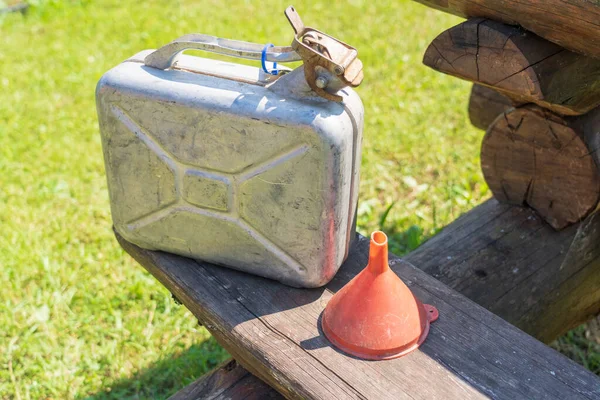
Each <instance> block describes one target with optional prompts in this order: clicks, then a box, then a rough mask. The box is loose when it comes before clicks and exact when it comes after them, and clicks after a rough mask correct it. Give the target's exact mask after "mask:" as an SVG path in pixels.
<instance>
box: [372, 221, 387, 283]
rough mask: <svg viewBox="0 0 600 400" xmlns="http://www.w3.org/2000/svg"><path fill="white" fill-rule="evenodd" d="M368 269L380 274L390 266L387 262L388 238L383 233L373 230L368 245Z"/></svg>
mask: <svg viewBox="0 0 600 400" xmlns="http://www.w3.org/2000/svg"><path fill="white" fill-rule="evenodd" d="M368 268H369V271H371V272H372V273H374V274H382V273H384V272H386V271H387V270H388V269H389V268H390V267H389V264H388V240H387V236H386V234H385V233H383V232H381V231H376V232H373V234H372V235H371V244H370V246H369V265H368Z"/></svg>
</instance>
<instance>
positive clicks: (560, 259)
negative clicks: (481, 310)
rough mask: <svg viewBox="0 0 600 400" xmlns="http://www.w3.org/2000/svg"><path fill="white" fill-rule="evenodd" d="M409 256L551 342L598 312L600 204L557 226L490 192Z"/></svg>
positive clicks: (599, 293) (456, 286)
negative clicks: (599, 208) (589, 212)
mask: <svg viewBox="0 0 600 400" xmlns="http://www.w3.org/2000/svg"><path fill="white" fill-rule="evenodd" d="M405 259H406V260H407V261H408V262H410V263H412V264H414V265H416V266H418V267H419V268H421V269H422V270H423V271H425V272H427V273H428V274H430V275H432V276H434V277H435V278H436V279H439V280H440V281H441V282H443V283H445V284H446V285H448V286H449V287H451V288H453V289H454V290H456V291H458V292H460V293H461V294H463V295H465V296H466V297H468V298H469V299H471V300H473V301H474V302H476V303H478V304H480V305H481V306H483V307H485V308H486V309H488V310H489V311H491V312H493V313H494V314H496V315H498V316H500V317H502V318H504V319H505V320H506V321H508V322H510V323H511V324H514V325H516V326H517V327H519V328H520V329H522V330H524V331H525V332H527V333H529V334H530V335H532V336H534V337H536V338H537V339H539V340H541V341H543V342H545V343H550V342H552V341H553V340H555V339H556V338H557V337H559V336H561V335H563V334H564V333H566V332H567V331H568V330H570V329H572V328H574V327H576V326H579V325H580V324H582V323H584V322H586V321H588V320H589V319H590V318H593V317H594V316H595V315H598V314H599V313H600V290H599V288H600V214H599V213H598V212H596V213H594V214H592V215H591V216H589V217H587V218H586V219H585V220H584V221H583V222H581V223H579V224H576V225H572V226H569V227H568V228H565V229H563V230H561V231H558V232H557V231H555V230H554V229H553V228H552V227H551V226H550V225H548V224H547V223H546V222H545V221H543V220H542V219H541V218H540V217H539V216H538V215H537V213H536V212H535V211H533V210H531V209H529V208H524V207H515V206H511V205H508V204H501V203H499V202H498V201H497V200H495V199H491V200H488V201H486V202H485V203H483V204H481V205H479V206H477V207H475V208H474V209H473V210H471V211H469V212H468V213H466V214H464V215H462V216H461V217H459V218H458V219H457V220H456V221H454V222H452V223H451V224H450V225H449V226H447V227H446V228H444V229H443V230H442V231H441V232H440V233H438V234H437V235H436V236H434V237H433V238H432V239H431V240H429V241H427V242H426V243H425V244H423V245H421V246H420V247H419V248H418V249H416V250H415V251H413V252H412V253H410V254H409V255H407V256H406V257H405Z"/></svg>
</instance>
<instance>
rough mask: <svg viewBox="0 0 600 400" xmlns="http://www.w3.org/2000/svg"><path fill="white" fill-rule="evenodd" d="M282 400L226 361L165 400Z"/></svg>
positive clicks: (245, 372) (262, 383)
mask: <svg viewBox="0 0 600 400" xmlns="http://www.w3.org/2000/svg"><path fill="white" fill-rule="evenodd" d="M234 399H240V400H242V399H246V400H283V396H281V395H280V394H279V393H277V392H276V391H275V390H273V389H272V388H271V387H270V386H269V385H267V384H266V383H264V382H263V381H261V380H260V379H258V378H257V377H255V376H254V375H252V374H251V373H250V372H248V371H246V370H245V369H244V367H242V366H241V365H239V364H238V363H237V362H236V361H235V360H228V361H225V362H224V363H223V364H221V365H220V366H219V367H217V368H216V369H214V370H212V371H211V372H209V373H208V374H206V375H204V376H202V377H200V378H198V379H197V380H196V381H194V382H193V383H191V384H189V385H188V386H186V387H184V388H183V389H181V390H180V391H178V392H177V393H175V394H174V395H173V396H171V397H169V400H234Z"/></svg>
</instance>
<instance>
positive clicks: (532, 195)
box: [481, 105, 600, 229]
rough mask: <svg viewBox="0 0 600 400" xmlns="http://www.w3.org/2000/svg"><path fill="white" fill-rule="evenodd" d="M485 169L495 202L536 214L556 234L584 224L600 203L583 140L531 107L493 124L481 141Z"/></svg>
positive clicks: (592, 165) (599, 187)
mask: <svg viewBox="0 0 600 400" xmlns="http://www.w3.org/2000/svg"><path fill="white" fill-rule="evenodd" d="M481 166H482V170H483V174H484V177H485V180H486V182H487V184H488V186H489V187H490V190H491V191H492V193H493V194H494V197H496V198H497V199H498V200H500V201H503V202H507V203H510V204H518V205H526V206H529V207H531V208H533V209H535V210H536V211H537V212H538V213H539V214H540V215H541V216H542V217H543V218H544V219H545V220H546V221H547V222H548V223H549V224H550V225H551V226H552V227H553V228H555V229H562V228H564V227H566V226H568V225H570V224H572V223H575V222H578V221H580V220H582V219H583V218H584V217H585V216H587V215H588V214H589V213H590V212H592V211H593V210H594V209H595V208H596V206H597V204H598V201H599V199H600V177H599V175H598V170H597V167H596V164H595V162H594V160H593V158H592V157H591V155H590V152H589V150H588V147H587V146H586V144H585V142H584V139H583V135H581V134H579V133H578V132H577V131H576V130H575V129H574V128H572V127H571V126H570V125H569V124H568V122H567V121H565V120H564V119H563V118H561V117H559V116H557V115H555V114H553V113H552V112H550V111H547V110H544V109H541V108H539V107H536V106H533V105H529V106H526V107H522V108H518V109H513V110H509V111H507V112H505V113H503V114H502V115H500V116H499V117H498V118H497V119H496V120H495V121H494V123H493V124H492V125H491V126H490V127H489V129H488V131H487V133H486V135H485V137H484V139H483V144H482V148H481Z"/></svg>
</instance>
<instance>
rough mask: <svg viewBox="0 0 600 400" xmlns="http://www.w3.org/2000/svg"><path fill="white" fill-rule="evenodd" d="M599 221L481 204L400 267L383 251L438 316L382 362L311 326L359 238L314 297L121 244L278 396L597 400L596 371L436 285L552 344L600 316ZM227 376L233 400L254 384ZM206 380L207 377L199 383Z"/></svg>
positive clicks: (599, 382) (350, 270)
mask: <svg viewBox="0 0 600 400" xmlns="http://www.w3.org/2000/svg"><path fill="white" fill-rule="evenodd" d="M598 224H600V222H599V220H598V217H597V215H596V214H593V215H592V216H590V217H588V219H586V220H585V221H583V222H582V223H580V224H577V225H574V226H571V227H570V228H567V229H566V230H562V231H560V232H557V231H554V230H553V229H552V228H551V227H549V226H548V225H547V224H545V223H544V222H543V221H542V220H541V219H540V218H539V217H538V216H537V215H536V214H535V213H534V212H533V211H531V210H528V209H525V208H516V207H512V206H508V205H503V204H499V203H498V202H497V201H496V200H489V201H488V202H486V203H484V204H483V205H481V206H479V207H477V208H475V209H474V210H472V211H471V212H469V213H467V214H465V215H464V216H462V217H461V218H459V219H458V220H457V221H455V222H454V223H453V224H451V225H450V226H448V227H447V228H446V229H444V230H443V231H442V232H441V233H440V234H438V235H437V236H436V237H435V238H433V239H432V240H430V241H429V242H427V243H425V244H424V245H423V246H421V247H420V248H419V249H418V250H416V251H415V252H413V253H411V254H410V255H409V256H407V257H406V258H405V259H400V258H398V257H395V256H391V258H390V260H391V266H392V268H393V269H394V270H395V272H396V273H397V274H398V275H399V276H400V277H401V278H402V279H403V280H404V281H405V282H406V283H407V284H408V285H409V286H410V287H411V289H412V290H413V291H414V292H415V293H416V294H417V295H418V296H419V297H420V298H421V299H422V300H423V301H424V302H427V303H429V304H433V305H435V306H436V307H437V308H438V309H439V311H440V319H439V320H438V321H437V322H436V323H435V324H434V325H432V330H431V333H430V336H429V337H428V339H427V341H426V342H425V343H424V345H423V346H422V347H421V348H420V349H419V350H418V351H417V352H415V353H413V354H411V355H409V356H406V357H402V358H399V359H396V360H390V361H382V362H370V361H362V360H358V359H355V358H352V357H348V356H346V355H344V354H342V353H340V352H338V351H337V350H335V349H334V348H332V347H331V346H330V345H329V342H328V341H327V340H326V339H325V338H324V336H323V335H322V332H320V331H319V328H318V319H319V317H320V314H321V312H322V310H323V308H324V306H325V304H326V303H327V301H328V299H329V298H330V297H331V296H332V293H335V292H336V291H337V290H338V289H339V288H341V287H342V286H343V285H344V284H345V283H346V282H347V281H348V280H349V279H351V278H352V277H353V276H354V275H356V273H357V272H359V271H360V270H361V269H362V268H363V267H364V266H365V265H366V257H367V248H368V241H367V240H366V239H364V238H361V239H360V240H359V241H358V243H357V244H356V245H355V246H354V248H353V250H352V251H351V253H350V255H349V257H348V260H347V261H346V262H345V263H344V265H343V266H342V268H341V269H340V272H339V273H338V274H337V275H336V277H335V278H334V280H333V281H332V282H331V283H330V284H329V285H327V286H326V287H325V288H321V289H311V290H306V289H304V290H303V289H294V288H290V287H287V286H284V285H282V284H279V283H277V282H274V281H270V280H267V279H263V278H260V277H255V276H251V275H247V274H244V273H241V272H237V271H234V270H230V269H227V268H223V267H218V266H213V265H210V264H208V263H204V262H200V261H195V260H191V259H187V258H184V257H180V256H175V255H172V254H167V253H162V252H154V251H148V250H143V249H141V248H139V247H136V246H134V245H132V244H130V243H128V242H126V241H124V240H123V239H122V238H119V237H118V239H119V241H120V243H121V245H122V246H123V248H125V250H126V251H127V252H128V253H129V254H131V255H132V256H133V257H134V258H135V259H136V260H137V261H138V262H139V263H140V264H141V265H143V266H144V267H145V268H146V269H147V270H148V271H150V272H151V273H152V274H153V275H154V276H155V277H156V278H157V279H158V280H159V281H161V282H162V283H163V284H164V285H165V286H166V287H167V288H168V289H169V290H170V291H171V292H172V293H173V294H174V296H176V297H177V298H178V299H179V300H180V301H181V302H183V304H185V306H186V307H188V308H189V309H190V310H191V311H192V313H193V314H194V315H195V316H196V317H197V318H198V319H199V321H201V322H202V323H203V324H204V325H205V326H206V328H207V329H208V330H209V331H210V332H211V333H212V334H213V335H214V337H215V338H216V339H217V340H218V341H219V343H220V344H221V345H222V346H223V347H225V348H226V349H227V350H228V351H229V353H230V354H231V355H232V356H233V357H234V358H235V360H236V361H237V362H238V363H239V364H241V365H242V366H243V367H244V368H245V369H246V370H248V371H250V372H251V373H252V374H253V375H255V376H256V377H258V378H260V379H261V380H262V381H264V382H266V383H267V384H268V385H269V386H270V387H272V388H273V389H274V390H276V391H277V392H279V393H281V394H282V395H283V396H285V397H286V398H310V399H329V398H377V399H380V398H394V399H398V398H400V399H401V398H413V399H417V398H435V397H436V396H437V398H445V399H453V398H460V399H465V398H486V397H487V398H507V399H515V398H562V399H567V398H568V399H578V398H581V399H593V398H598V397H599V396H600V379H599V378H598V377H596V376H595V375H593V374H592V373H590V372H589V371H587V370H585V369H584V368H582V367H580V366H578V365H576V364H575V363H573V362H572V361H570V360H568V359H567V358H566V357H564V356H562V355H561V354H559V353H557V352H556V351H554V350H552V349H551V348H549V347H547V346H546V345H544V344H543V343H541V342H539V341H537V340H536V339H534V338H532V337H531V336H529V335H527V334H525V333H524V332H522V331H520V330H519V329H517V328H515V327H514V326H512V325H511V324H509V323H508V322H507V321H505V320H503V319H501V318H500V317H498V316H496V315H494V314H493V313H492V312H490V311H488V310H486V309H484V308H483V307H482V306H480V305H477V304H475V303H474V302H473V301H471V300H469V299H468V298H466V297H465V296H463V295H461V294H460V293H458V292H457V291H455V290H453V289H451V288H450V287H448V286H447V285H446V284H444V283H443V282H444V281H445V282H446V283H448V284H449V285H451V286H453V287H455V288H457V289H459V290H461V291H463V292H464V293H465V294H467V295H468V296H469V297H471V298H472V299H474V300H476V301H479V302H481V303H483V304H484V305H485V306H486V307H487V308H489V309H492V310H494V311H495V312H497V313H498V314H499V315H501V316H502V317H504V318H506V319H508V320H510V321H512V322H514V323H516V324H518V325H520V326H522V327H523V328H525V329H527V330H528V331H529V332H530V333H532V334H534V335H537V336H539V337H540V338H542V339H543V340H545V341H548V340H552V339H553V338H554V337H556V336H557V335H560V334H561V333H563V332H564V331H565V330H567V329H569V328H571V327H573V326H575V325H577V324H579V323H580V322H582V321H585V320H586V319H587V318H588V317H589V316H591V315H593V314H594V313H596V312H597V311H598V308H597V307H598V305H599V304H600V302H599V301H598V300H599V298H598V297H600V293H598V291H597V290H596V291H590V290H586V289H587V288H589V286H595V287H598V283H599V282H600V264H599V262H600V257H599V256H600V254H599V253H600V241H599V239H600V237H599V236H600V229H599V228H600V226H599V225H598ZM411 262H412V263H415V265H418V266H419V267H420V268H421V269H419V268H416V267H415V266H414V265H413V264H411ZM425 271H427V272H429V273H431V274H433V275H434V276H435V277H437V278H438V279H440V280H441V281H440V280H437V279H436V278H434V277H433V276H431V275H429V274H428V273H427V272H425ZM233 370H234V371H235V374H234V375H232V381H233V382H232V381H231V380H227V382H228V383H227V384H226V387H228V388H233V389H231V390H230V391H229V392H228V393H229V394H228V396H230V397H228V398H235V397H232V396H233V395H232V393H246V392H245V391H244V390H240V391H237V390H238V389H236V388H239V387H238V386H237V385H238V383H235V382H238V380H242V379H244V380H245V381H244V382H245V383H240V385H242V387H245V385H247V384H249V382H248V375H246V374H245V373H244V372H243V370H241V369H240V370H238V369H235V368H234V369H233ZM215 374H218V376H223V375H224V374H223V372H222V371H221V372H216V373H215ZM225 375H227V374H225ZM214 376H215V375H214V374H213V375H211V377H214ZM238 376H241V378H239V379H237V378H236V377H238ZM206 379H208V381H209V382H214V378H210V377H209V378H205V379H202V380H201V381H200V383H197V385H200V386H202V385H203V383H202V382H207V380H206ZM211 379H212V380H211ZM253 379H254V378H253ZM217 380H218V379H217ZM250 382H251V385H255V386H256V387H259V388H262V389H264V387H263V386H261V384H260V382H259V381H256V380H252V381H250ZM203 387H204V386H203ZM262 389H261V390H262ZM185 390H186V391H187V390H191V388H190V389H188V388H186V389H185ZM219 390H223V388H219V389H218V390H217V392H218V391H219ZM257 390H258V389H257ZM192 393H196V392H192ZM259 393H262V392H259ZM272 395H274V394H272ZM178 396H179V395H178ZM261 396H262V395H261ZM213 397H214V398H219V395H218V394H217V395H215V396H213ZM179 398H182V397H179ZM191 398H200V397H197V396H196V397H191ZM221 398H226V397H221ZM237 398H244V396H239V397H237Z"/></svg>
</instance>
